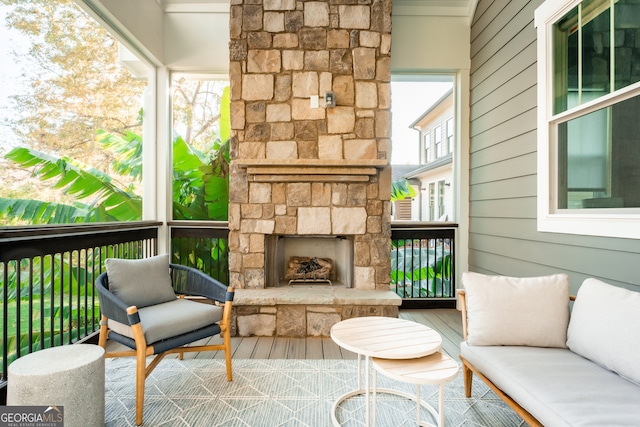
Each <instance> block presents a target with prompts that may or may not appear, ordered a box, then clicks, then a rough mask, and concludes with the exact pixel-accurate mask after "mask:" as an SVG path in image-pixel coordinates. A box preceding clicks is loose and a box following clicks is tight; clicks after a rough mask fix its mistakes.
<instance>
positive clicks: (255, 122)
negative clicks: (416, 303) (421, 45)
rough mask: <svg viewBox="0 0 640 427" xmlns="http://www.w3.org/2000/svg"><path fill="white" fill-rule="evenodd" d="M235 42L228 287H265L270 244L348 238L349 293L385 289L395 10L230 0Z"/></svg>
mask: <svg viewBox="0 0 640 427" xmlns="http://www.w3.org/2000/svg"><path fill="white" fill-rule="evenodd" d="M230 36H231V41H230V61H231V62H230V80H231V127H232V135H231V156H232V165H231V178H230V184H231V188H230V207H229V228H230V235H229V245H230V248H229V249H230V260H229V267H230V272H231V284H232V285H233V286H235V287H237V288H247V289H250V288H255V289H259V288H263V287H265V271H264V268H265V264H264V263H265V256H264V255H265V254H264V252H265V240H264V236H265V235H267V234H282V235H298V234H301V235H353V236H354V278H353V283H354V287H356V288H358V289H378V290H388V289H389V277H390V257H389V254H390V244H391V243H390V242H391V241H390V234H391V230H390V217H391V215H390V202H389V197H390V192H391V174H390V167H389V165H388V159H389V158H390V137H391V120H390V114H391V113H390V52H391V2H390V0H382V1H378V0H372V1H369V0H358V1H355V0H337V1H335V0H334V1H295V0H247V1H245V2H241V1H236V0H232V1H231V13H230ZM325 92H333V93H334V94H335V100H336V106H335V107H333V108H329V107H326V106H325V105H324V101H323V95H324V94H325ZM315 96H318V97H319V105H318V108H312V107H311V98H312V97H315ZM256 164H258V165H261V166H263V169H262V172H261V174H260V175H256V174H255V172H252V170H251V169H250V167H249V166H251V165H256ZM371 165H372V169H373V172H371V171H370V170H366V171H364V169H363V172H362V173H359V172H358V171H359V170H360V169H361V168H366V167H367V166H371ZM265 166H267V167H268V166H271V167H272V168H273V169H271V170H270V169H268V168H267V169H264V167H265ZM287 169H288V170H287ZM354 170H355V172H354ZM283 171H284V172H283Z"/></svg>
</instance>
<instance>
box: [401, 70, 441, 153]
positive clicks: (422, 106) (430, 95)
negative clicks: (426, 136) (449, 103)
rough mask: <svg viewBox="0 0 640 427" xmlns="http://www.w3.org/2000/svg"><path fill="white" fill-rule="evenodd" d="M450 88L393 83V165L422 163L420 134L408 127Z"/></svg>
mask: <svg viewBox="0 0 640 427" xmlns="http://www.w3.org/2000/svg"><path fill="white" fill-rule="evenodd" d="M451 87H452V83H451V82H396V81H392V82H391V115H392V119H391V141H392V148H391V150H392V151H391V164H393V165H404V164H407V165H412V164H418V163H419V156H418V147H419V141H418V138H419V137H420V134H419V133H418V131H417V130H414V129H411V128H409V125H411V123H413V122H415V121H416V119H417V118H418V117H420V116H421V115H422V114H423V113H424V112H425V111H426V110H427V109H429V108H430V107H431V106H433V104H434V103H435V102H436V101H437V100H439V99H440V98H441V97H442V95H444V94H445V93H446V92H447V91H448V90H449V89H451Z"/></svg>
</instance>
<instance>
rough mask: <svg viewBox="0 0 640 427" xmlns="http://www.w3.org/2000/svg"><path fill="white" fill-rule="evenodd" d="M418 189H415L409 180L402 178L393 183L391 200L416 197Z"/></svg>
mask: <svg viewBox="0 0 640 427" xmlns="http://www.w3.org/2000/svg"><path fill="white" fill-rule="evenodd" d="M415 196H416V190H414V189H413V187H412V186H411V184H409V181H407V180H406V179H401V180H398V181H393V182H392V183H391V201H392V202H395V201H398V200H404V199H406V198H407V197H415Z"/></svg>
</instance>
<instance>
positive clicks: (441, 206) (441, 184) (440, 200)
mask: <svg viewBox="0 0 640 427" xmlns="http://www.w3.org/2000/svg"><path fill="white" fill-rule="evenodd" d="M444 186H445V184H444V181H438V218H442V216H443V215H444V211H445V206H444Z"/></svg>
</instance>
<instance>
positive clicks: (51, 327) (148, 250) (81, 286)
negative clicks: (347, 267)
mask: <svg viewBox="0 0 640 427" xmlns="http://www.w3.org/2000/svg"><path fill="white" fill-rule="evenodd" d="M160 226H161V223H159V222H150V221H144V222H138V223H109V224H91V225H66V226H55V227H54V226H34V227H10V228H4V229H1V230H0V281H1V282H0V288H1V292H0V296H1V298H2V300H1V301H0V310H1V311H2V313H1V314H2V318H1V322H2V323H0V331H1V333H2V337H1V338H2V354H1V356H2V360H1V367H2V372H1V376H0V401H4V400H2V394H3V390H4V386H5V385H6V372H7V367H8V365H9V363H11V361H13V360H15V359H17V358H19V357H21V356H24V355H26V354H29V353H31V352H33V351H36V350H39V349H42V348H48V347H52V346H57V345H66V344H73V343H76V342H82V341H84V340H86V339H87V338H90V337H95V335H96V334H97V332H98V330H99V316H100V312H99V307H98V301H97V298H96V297H95V295H94V291H93V283H94V280H95V278H96V277H97V276H98V275H99V274H100V273H102V271H103V266H104V260H105V258H107V257H117V258H129V259H134V258H144V257H148V256H152V255H155V254H157V253H158V232H159V227H160ZM169 228H170V236H171V256H172V262H174V263H177V264H182V265H187V266H192V267H195V268H198V269H199V270H201V271H204V272H205V273H207V274H209V275H210V276H211V277H214V278H216V279H218V280H220V281H221V282H222V283H226V284H228V283H229V263H228V259H229V241H228V235H229V229H228V225H227V223H211V222H202V223H198V222H188V223H187V222H173V223H170V224H169ZM455 232H456V225H455V224H453V225H452V224H437V223H436V224H434V223H423V224H417V223H393V224H392V227H391V235H392V250H391V254H390V256H391V270H392V271H391V290H393V291H394V292H396V293H397V294H398V295H400V296H401V297H402V299H403V304H402V307H403V308H415V307H432V306H438V307H453V306H455V289H456V284H455Z"/></svg>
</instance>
